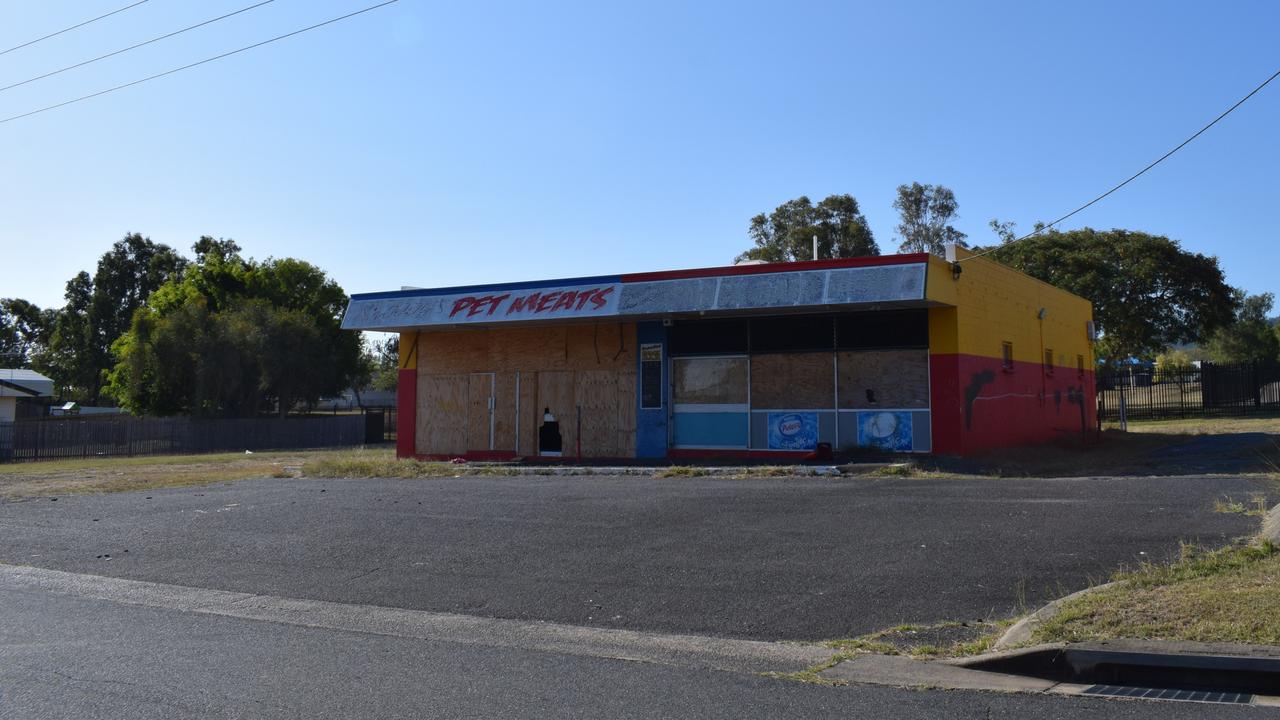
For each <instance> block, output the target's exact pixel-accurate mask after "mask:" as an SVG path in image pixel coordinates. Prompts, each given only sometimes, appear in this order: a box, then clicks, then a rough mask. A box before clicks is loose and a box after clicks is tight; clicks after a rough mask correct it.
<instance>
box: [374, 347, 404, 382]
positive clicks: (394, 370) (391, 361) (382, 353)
mask: <svg viewBox="0 0 1280 720" xmlns="http://www.w3.org/2000/svg"><path fill="white" fill-rule="evenodd" d="M374 360H375V365H374V371H373V378H372V385H373V388H374V389H375V390H390V391H392V392H395V389H396V387H397V386H398V385H399V384H400V336H399V335H396V336H393V337H389V338H387V339H386V340H384V341H382V342H380V343H375V344H374Z"/></svg>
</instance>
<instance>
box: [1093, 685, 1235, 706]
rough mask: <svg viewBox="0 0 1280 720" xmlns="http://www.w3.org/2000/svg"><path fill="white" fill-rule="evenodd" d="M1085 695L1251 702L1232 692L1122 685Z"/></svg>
mask: <svg viewBox="0 0 1280 720" xmlns="http://www.w3.org/2000/svg"><path fill="white" fill-rule="evenodd" d="M1084 694H1085V695H1099V696H1102V697H1126V698H1145V699H1147V700H1182V701H1184V702H1207V703H1230V704H1233V705H1248V704H1249V703H1251V702H1253V696H1252V695H1246V694H1244V693H1233V692H1214V691H1211V690H1179V689H1177V688H1140V687H1125V686H1123V685H1094V686H1092V687H1090V688H1089V689H1087V690H1085V691H1084Z"/></svg>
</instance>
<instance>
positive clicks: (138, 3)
mask: <svg viewBox="0 0 1280 720" xmlns="http://www.w3.org/2000/svg"><path fill="white" fill-rule="evenodd" d="M144 2H148V0H138V2H136V3H133V4H132V5H125V6H124V7H122V8H120V9H118V10H112V11H111V12H109V13H107V14H106V15H99V16H98V17H96V18H93V19H92V20H85V21H84V22H82V23H76V24H75V25H72V26H71V27H68V28H62V29H61V30H59V31H58V32H53V33H49V34H48V35H45V36H44V37H38V38H36V39H35V40H28V41H27V42H24V43H22V44H21V45H14V46H13V47H11V48H9V49H8V50H0V55H6V54H8V53H11V52H13V51H14V50H21V49H22V48H24V47H26V46H28V45H35V44H36V43H38V42H40V41H41V40H48V39H49V38H51V37H56V36H58V35H61V34H62V33H64V32H71V31H72V30H75V29H76V28H79V27H84V26H85V25H88V24H89V23H94V22H98V21H99V20H101V19H103V18H109V17H111V16H112V15H115V14H116V13H122V12H124V11H125V10H128V9H129V8H132V7H138V6H139V5H141V4H142V3H144Z"/></svg>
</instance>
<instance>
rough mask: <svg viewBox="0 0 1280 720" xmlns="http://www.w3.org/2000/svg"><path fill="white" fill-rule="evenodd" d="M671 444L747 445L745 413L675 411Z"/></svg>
mask: <svg viewBox="0 0 1280 720" xmlns="http://www.w3.org/2000/svg"><path fill="white" fill-rule="evenodd" d="M672 421H673V422H674V423H675V444H676V445H677V446H680V445H684V446H692V447H742V448H745V447H746V446H747V428H748V424H749V422H748V413H744V412H699V413H675V415H674V417H673V418H672Z"/></svg>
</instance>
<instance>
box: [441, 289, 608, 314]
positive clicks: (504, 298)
mask: <svg viewBox="0 0 1280 720" xmlns="http://www.w3.org/2000/svg"><path fill="white" fill-rule="evenodd" d="M442 304H443V305H445V306H446V307H447V308H448V316H447V317H446V318H444V319H443V321H444V322H447V323H467V322H503V321H510V320H540V319H544V318H545V319H548V320H550V319H560V318H574V317H602V316H607V315H614V314H616V313H617V308H618V287H617V285H597V286H593V287H565V288H542V289H539V290H513V291H511V292H504V293H493V294H488V295H459V296H451V297H449V298H445V303H442ZM442 309H443V308H442Z"/></svg>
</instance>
